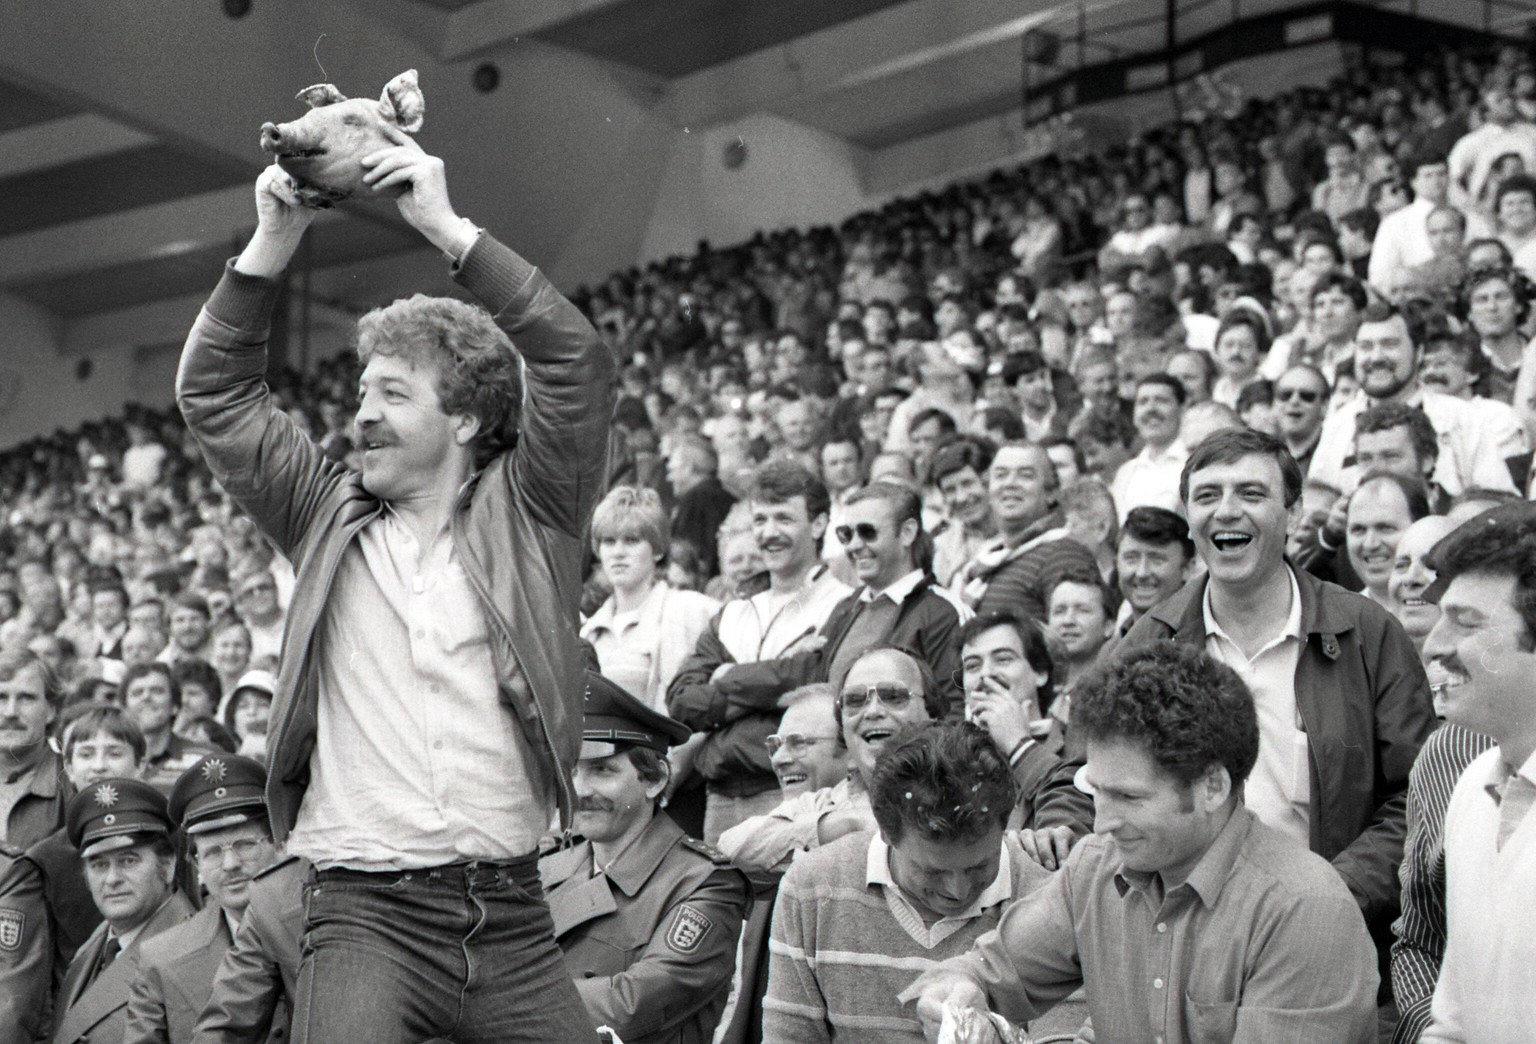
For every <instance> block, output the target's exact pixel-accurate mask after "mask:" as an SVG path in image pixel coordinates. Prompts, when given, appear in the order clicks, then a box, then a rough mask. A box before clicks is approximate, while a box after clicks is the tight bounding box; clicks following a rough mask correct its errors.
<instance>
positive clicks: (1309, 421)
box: [1274, 365, 1328, 476]
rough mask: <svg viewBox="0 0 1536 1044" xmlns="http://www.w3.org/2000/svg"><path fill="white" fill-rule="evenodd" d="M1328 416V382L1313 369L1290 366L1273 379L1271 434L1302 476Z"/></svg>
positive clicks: (1310, 461)
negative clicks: (1273, 408)
mask: <svg viewBox="0 0 1536 1044" xmlns="http://www.w3.org/2000/svg"><path fill="white" fill-rule="evenodd" d="M1327 412H1328V380H1327V378H1325V377H1324V376H1323V374H1322V371H1321V370H1319V369H1317V368H1316V367H1313V366H1305V365H1302V366H1292V367H1291V368H1290V369H1288V370H1286V371H1285V372H1284V373H1282V374H1281V375H1280V376H1279V377H1277V378H1276V379H1275V432H1274V434H1276V435H1278V436H1279V437H1280V438H1281V440H1282V441H1284V442H1285V448H1286V449H1287V450H1289V451H1290V454H1291V456H1293V457H1295V458H1296V463H1297V464H1298V465H1299V466H1300V467H1301V473H1302V475H1303V476H1305V475H1306V473H1307V468H1308V466H1309V465H1311V463H1312V453H1313V451H1314V450H1316V449H1317V440H1318V438H1319V437H1320V436H1321V435H1322V433H1323V418H1324V417H1325V416H1326V415H1327Z"/></svg>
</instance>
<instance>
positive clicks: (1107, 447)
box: [1068, 400, 1136, 482]
mask: <svg viewBox="0 0 1536 1044" xmlns="http://www.w3.org/2000/svg"><path fill="white" fill-rule="evenodd" d="M1116 403H1117V404H1116V405H1110V406H1090V407H1085V408H1084V409H1083V412H1081V413H1079V414H1078V415H1077V416H1076V417H1075V418H1074V419H1073V421H1072V426H1071V428H1070V429H1069V430H1068V437H1070V438H1071V439H1072V441H1073V442H1074V443H1076V444H1077V446H1078V449H1079V450H1081V452H1082V455H1083V463H1084V464H1085V466H1086V470H1087V473H1088V474H1090V475H1096V476H1098V477H1099V478H1101V479H1103V480H1104V481H1105V482H1112V481H1114V477H1115V472H1116V471H1118V470H1119V469H1120V465H1122V464H1124V463H1125V462H1126V461H1127V460H1130V459H1131V442H1132V440H1133V439H1135V437H1136V429H1135V427H1133V426H1132V424H1131V420H1130V418H1129V417H1127V416H1126V415H1125V414H1124V413H1123V412H1122V411H1121V409H1120V407H1119V405H1118V400H1116Z"/></svg>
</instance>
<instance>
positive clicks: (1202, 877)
mask: <svg viewBox="0 0 1536 1044" xmlns="http://www.w3.org/2000/svg"><path fill="white" fill-rule="evenodd" d="M1254 818H1255V817H1254V814H1253V813H1252V812H1250V811H1249V810H1248V808H1247V807H1246V806H1245V805H1242V804H1241V803H1240V804H1238V806H1237V807H1236V808H1234V809H1233V810H1232V815H1231V816H1230V817H1228V819H1227V822H1226V825H1225V826H1223V827H1222V828H1221V832H1220V833H1218V834H1217V835H1216V840H1214V841H1212V842H1211V845H1210V847H1209V848H1207V849H1206V850H1205V854H1204V855H1202V856H1201V857H1200V861H1199V862H1197V863H1196V864H1195V868H1194V869H1193V870H1191V871H1190V872H1189V876H1188V877H1186V878H1185V879H1184V885H1188V886H1189V887H1190V890H1191V891H1193V892H1194V893H1195V894H1196V895H1198V896H1199V897H1200V901H1201V902H1203V903H1205V905H1206V906H1208V907H1213V906H1215V905H1216V900H1217V899H1219V898H1220V897H1221V890H1222V888H1224V887H1225V886H1226V883H1227V879H1228V878H1230V877H1231V876H1232V868H1233V867H1234V866H1235V865H1236V864H1237V854H1238V852H1240V851H1241V850H1242V847H1243V842H1244V841H1246V840H1247V839H1248V832H1249V831H1250V830H1251V829H1252V828H1253V822H1254ZM1153 876H1154V875H1153V874H1150V873H1145V872H1143V871H1140V870H1130V869H1127V868H1125V867H1123V866H1122V867H1121V868H1120V869H1119V871H1117V872H1116V874H1115V889H1116V891H1118V892H1119V893H1120V895H1121V896H1122V897H1123V896H1124V895H1125V894H1126V892H1130V891H1135V892H1144V891H1146V890H1147V888H1148V887H1149V886H1150V885H1151V883H1152V878H1153ZM1184 885H1179V886H1178V887H1179V888H1182V887H1183V886H1184ZM1171 891H1177V888H1175V889H1171Z"/></svg>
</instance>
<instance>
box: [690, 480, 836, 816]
mask: <svg viewBox="0 0 1536 1044" xmlns="http://www.w3.org/2000/svg"><path fill="white" fill-rule="evenodd" d="M860 495H862V494H860ZM747 504H748V505H749V508H750V510H751V513H752V514H751V517H752V529H751V531H750V536H751V538H752V540H753V541H754V543H755V544H756V545H757V547H758V549H759V550H760V551H761V554H762V557H763V561H764V564H765V565H766V567H767V572H768V587H767V590H762V591H757V592H756V593H753V594H751V595H750V596H746V595H742V596H740V597H737V598H734V599H732V600H731V601H729V602H727V603H726V604H725V606H724V607H723V608H722V609H721V610H720V613H719V614H718V615H717V616H716V617H715V618H714V620H713V621H712V622H711V623H710V625H709V627H708V629H706V630H705V631H704V633H702V634H701V635H700V636H699V640H698V643H697V645H696V646H695V647H694V651H693V654H692V655H691V656H690V657H689V658H688V659H687V660H686V661H684V663H683V665H682V667H681V668H679V670H678V672H677V674H676V676H675V677H674V678H673V680H672V684H671V685H670V686H669V688H668V690H667V706H668V709H669V710H670V712H671V715H672V716H673V717H674V718H676V719H677V720H678V721H681V722H682V723H683V724H685V725H687V726H688V727H689V728H691V729H693V730H694V732H696V733H699V734H702V735H703V736H704V738H703V739H701V740H696V741H695V743H696V746H695V747H694V748H693V754H694V757H693V767H694V768H695V769H697V771H698V773H699V775H700V776H702V777H703V779H704V782H705V787H706V798H705V801H706V804H705V826H704V832H705V840H708V841H710V842H711V843H713V842H714V841H715V840H716V839H718V838H719V836H720V834H721V833H723V832H724V831H725V830H727V829H729V828H730V827H733V826H735V825H736V824H737V823H740V822H742V821H743V820H745V819H748V818H750V817H752V816H756V815H762V814H764V813H767V812H769V811H772V809H773V808H774V807H776V806H777V805H778V804H779V802H780V796H779V792H778V783H777V780H776V778H775V777H774V774H773V768H772V766H771V765H770V763H769V758H768V754H767V752H766V751H765V750H764V749H763V743H764V741H765V739H766V738H767V737H768V736H769V735H770V734H772V733H773V732H774V730H775V728H776V727H777V726H778V722H779V702H778V701H779V699H780V697H781V696H783V695H784V694H785V693H787V692H789V691H790V690H791V689H793V688H796V687H797V685H796V684H788V683H786V684H783V685H779V686H774V685H771V684H770V685H769V686H768V687H766V688H764V689H761V690H754V689H752V688H750V687H749V686H748V685H746V684H744V683H743V682H741V681H740V680H739V677H738V676H739V675H741V674H743V673H745V672H748V669H749V667H751V666H752V665H754V664H756V663H757V662H758V661H760V660H764V659H774V658H777V657H783V656H788V655H791V654H793V653H795V652H796V651H799V650H803V649H805V648H807V647H808V646H809V645H811V644H813V641H814V638H815V636H816V635H817V633H818V631H819V630H820V629H821V628H822V626H823V625H824V624H825V623H826V622H827V620H828V618H829V616H830V615H831V614H832V612H833V611H834V607H836V606H840V605H841V604H842V603H843V600H844V598H845V596H847V595H848V593H849V588H848V586H847V585H846V584H844V583H842V582H841V581H840V580H838V579H837V578H836V577H834V576H833V575H832V574H831V573H830V572H829V571H828V570H827V569H826V568H825V567H824V566H822V565H820V564H819V559H820V549H819V544H820V542H821V540H822V539H823V535H824V534H825V531H826V525H827V511H828V508H829V505H830V500H829V497H828V496H827V491H826V487H825V486H823V485H822V484H821V481H820V480H819V479H817V478H816V476H815V475H813V474H812V473H811V472H809V471H807V470H806V469H804V468H801V467H798V466H797V465H795V464H792V463H790V462H788V461H769V462H767V463H764V464H762V465H760V466H759V467H758V469H757V472H756V474H755V475H754V477H753V482H752V488H751V490H750V491H749V493H748V497H747ZM809 680H812V679H809V678H807V679H806V681H809ZM805 683H806V682H805V681H802V682H800V683H798V684H805ZM674 758H676V752H674ZM687 770H688V766H686V765H682V764H674V765H673V771H674V773H676V774H677V775H679V776H685V775H686V774H687Z"/></svg>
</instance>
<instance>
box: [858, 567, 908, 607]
mask: <svg viewBox="0 0 1536 1044" xmlns="http://www.w3.org/2000/svg"><path fill="white" fill-rule="evenodd" d="M922 582H923V571H922V570H921V569H914V570H912V572H910V573H908V574H907V575H906V576H904V577H902V578H901V579H900V580H897V581H896V582H895V583H894V584H892V585H891V586H890V587H887V588H886V589H885V590H883V591H875V590H873V589H871V588H869V587H868V586H866V587H865V588H864V589H863V590H862V591H860V592H859V601H861V602H873V601H874V600H875V599H876V598H878V597H879V596H880V595H885V597H887V598H889V599H890V600H891V601H893V602H895V603H896V604H897V605H900V604H901V603H902V602H904V601H906V600H907V596H908V595H909V594H911V593H912V592H913V591H915V590H917V585H918V584H920V583H922Z"/></svg>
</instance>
